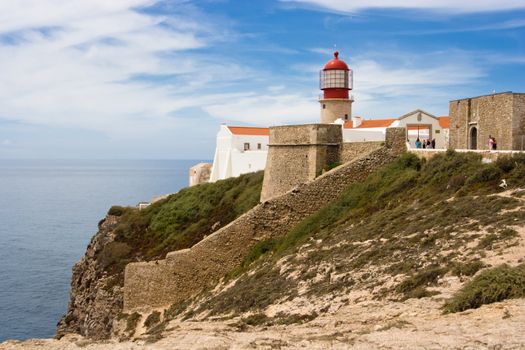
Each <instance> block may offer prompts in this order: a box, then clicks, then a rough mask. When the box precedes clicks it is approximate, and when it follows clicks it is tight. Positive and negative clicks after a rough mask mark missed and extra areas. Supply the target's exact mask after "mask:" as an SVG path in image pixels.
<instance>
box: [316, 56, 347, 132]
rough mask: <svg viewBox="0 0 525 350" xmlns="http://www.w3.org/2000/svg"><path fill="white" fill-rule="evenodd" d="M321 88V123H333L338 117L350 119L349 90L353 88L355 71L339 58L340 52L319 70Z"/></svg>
mask: <svg viewBox="0 0 525 350" xmlns="http://www.w3.org/2000/svg"><path fill="white" fill-rule="evenodd" d="M319 88H320V89H321V90H323V97H322V98H321V99H320V100H319V102H320V104H321V123H333V122H335V121H336V120H337V119H343V120H350V118H351V117H352V99H351V98H350V96H349V91H350V90H352V88H353V72H352V70H351V69H350V68H348V65H347V64H346V63H345V62H344V61H343V60H340V59H339V52H337V51H335V52H334V58H333V59H331V60H330V61H328V63H326V64H325V66H324V67H323V69H322V70H321V71H320V72H319Z"/></svg>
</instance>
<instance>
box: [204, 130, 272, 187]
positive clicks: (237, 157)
mask: <svg viewBox="0 0 525 350" xmlns="http://www.w3.org/2000/svg"><path fill="white" fill-rule="evenodd" d="M268 143H269V136H268V129H267V128H253V127H231V126H227V125H221V128H220V130H219V132H218V133H217V147H216V149H215V156H214V158H213V166H212V170H211V176H210V182H215V181H217V180H222V179H227V178H229V177H235V176H239V175H241V174H245V173H249V172H254V171H259V170H263V169H264V168H265V166H266V157H267V155H268Z"/></svg>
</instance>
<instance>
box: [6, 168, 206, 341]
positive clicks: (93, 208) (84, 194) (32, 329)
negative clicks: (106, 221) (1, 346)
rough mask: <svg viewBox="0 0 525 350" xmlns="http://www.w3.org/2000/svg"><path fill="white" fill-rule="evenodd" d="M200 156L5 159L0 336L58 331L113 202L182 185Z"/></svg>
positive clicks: (134, 200)
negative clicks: (81, 264)
mask: <svg viewBox="0 0 525 350" xmlns="http://www.w3.org/2000/svg"><path fill="white" fill-rule="evenodd" d="M197 162H198V161H173V160H171V161H126V160H118V161H110V160H104V161H62V160H61V161H50V160H46V161H42V160H38V161H27V160H0V341H2V340H5V339H27V338H40V337H52V336H53V335H54V332H55V326H56V323H57V321H58V320H59V318H60V317H61V316H62V315H63V314H64V312H65V311H66V308H67V303H68V301H69V283H70V277H71V268H72V266H73V264H74V263H75V262H76V261H77V260H79V259H80V257H82V256H83V254H84V252H85V249H86V246H87V244H88V243H89V240H90V239H91V237H92V236H93V234H95V233H96V231H97V224H98V222H99V220H100V219H101V218H103V217H104V215H105V213H106V212H107V210H108V208H109V207H110V206H111V205H113V204H122V205H135V204H136V203H138V202H139V201H144V200H145V201H149V199H151V197H152V196H155V195H160V194H165V193H170V192H176V191H177V190H179V189H180V188H182V187H184V186H187V182H188V175H187V174H188V168H189V167H190V166H191V165H193V164H195V163H197Z"/></svg>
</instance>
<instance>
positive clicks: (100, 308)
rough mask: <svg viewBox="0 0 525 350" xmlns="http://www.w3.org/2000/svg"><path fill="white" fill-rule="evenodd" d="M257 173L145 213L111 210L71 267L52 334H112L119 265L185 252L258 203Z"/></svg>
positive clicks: (194, 190)
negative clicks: (65, 300)
mask: <svg viewBox="0 0 525 350" xmlns="http://www.w3.org/2000/svg"><path fill="white" fill-rule="evenodd" d="M261 186H262V173H261V172H259V173H252V174H247V175H243V176H240V177H238V178H235V179H228V180H225V181H219V182H217V183H214V184H203V185H200V186H195V187H191V188H186V189H183V190H181V191H180V192H178V193H176V194H174V195H171V196H169V197H167V198H166V199H163V200H161V201H159V202H156V203H154V204H152V205H151V206H149V207H148V208H147V209H144V210H138V209H136V208H127V207H112V208H111V209H110V210H109V212H108V215H107V216H106V218H105V219H104V220H102V221H101V222H100V223H99V230H98V232H97V233H96V234H95V236H94V237H93V239H92V240H91V242H90V243H89V245H88V247H87V250H86V254H85V255H84V257H83V258H82V259H81V260H80V261H79V262H78V263H77V264H75V266H74V267H73V275H72V279H71V298H70V302H69V307H68V311H67V313H66V315H64V317H63V318H62V319H61V320H60V321H59V323H58V326H57V336H58V337H61V336H63V335H64V334H66V333H77V334H80V335H82V336H85V337H88V338H91V339H106V338H109V337H111V336H112V335H116V333H115V329H114V326H115V324H116V323H117V322H118V321H119V320H120V319H121V318H122V317H123V315H122V298H123V293H122V286H123V282H124V267H125V266H126V264H128V263H130V262H136V261H150V260H155V259H160V258H163V257H164V256H165V255H166V253H168V252H170V251H174V250H178V249H185V248H189V247H191V246H192V245H194V244H195V243H197V242H199V241H200V240H202V238H204V237H205V236H206V235H209V234H210V233H212V232H213V231H215V230H217V229H219V228H221V227H223V226H224V225H227V224H228V223H229V222H231V221H232V220H234V219H235V218H237V217H238V216H239V215H241V214H243V213H244V212H246V211H247V210H249V209H250V208H252V207H253V206H254V205H256V204H257V203H258V201H259V194H260V191H261Z"/></svg>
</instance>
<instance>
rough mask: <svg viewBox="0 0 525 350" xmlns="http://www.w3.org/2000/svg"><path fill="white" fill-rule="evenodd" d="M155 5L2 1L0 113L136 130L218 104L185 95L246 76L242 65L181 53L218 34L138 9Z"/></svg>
mask: <svg viewBox="0 0 525 350" xmlns="http://www.w3.org/2000/svg"><path fill="white" fill-rule="evenodd" d="M156 2H157V1H154V0H111V1H107V0H48V1H41V0H18V1H3V2H0V66H1V67H2V79H1V80H0V115H2V116H3V117H4V118H8V119H11V120H16V121H19V122H23V123H32V124H41V125H60V126H73V127H81V128H87V129H94V130H99V131H104V132H107V133H108V134H120V135H129V136H133V135H136V134H137V132H140V133H148V132H154V131H155V130H159V129H166V128H168V129H169V128H176V127H177V123H178V122H177V119H176V118H174V114H176V112H177V111H180V110H182V109H184V108H189V107H198V106H199V105H200V104H201V103H202V101H206V100H211V101H215V100H216V99H217V98H218V97H217V96H214V95H205V96H203V97H202V98H201V99H196V98H191V96H192V94H195V93H196V92H197V91H200V90H201V89H204V88H206V87H207V84H208V83H209V82H210V81H214V83H215V84H216V85H217V86H219V87H220V86H221V84H225V83H227V82H230V81H234V80H236V79H239V78H235V77H238V76H244V77H249V76H250V74H251V73H250V72H249V70H248V69H247V68H245V67H241V66H239V65H236V64H234V63H230V62H228V61H218V62H217V61H215V60H214V58H213V57H205V56H200V55H199V54H197V53H192V52H191V51H188V50H194V49H199V48H203V47H206V46H208V45H210V42H212V41H214V40H220V38H218V37H217V34H216V31H215V30H214V28H213V23H210V21H202V19H203V18H204V17H202V16H203V15H201V14H198V15H199V16H200V17H199V16H197V17H199V19H200V20H198V19H197V18H192V17H191V16H186V17H184V18H182V17H181V18H179V15H177V14H175V15H173V16H171V18H169V19H167V18H164V17H163V16H160V15H152V14H147V13H146V12H144V11H138V8H144V7H147V6H151V5H153V4H155V3H156ZM180 6H183V7H181V10H180V11H179V12H180V13H181V15H182V13H183V10H184V9H185V8H184V6H186V5H185V4H184V2H183V4H182V5H180ZM203 23H205V24H203ZM241 73H242V74H241ZM232 76H233V77H232ZM145 77H148V79H145ZM162 79H167V80H168V81H169V83H163V82H161V81H160V80H162Z"/></svg>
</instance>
